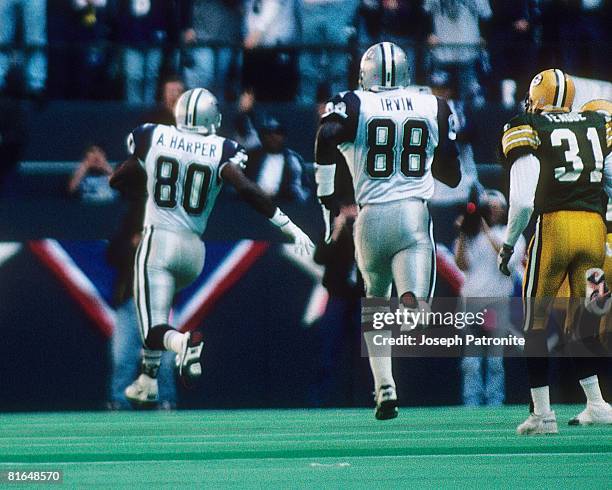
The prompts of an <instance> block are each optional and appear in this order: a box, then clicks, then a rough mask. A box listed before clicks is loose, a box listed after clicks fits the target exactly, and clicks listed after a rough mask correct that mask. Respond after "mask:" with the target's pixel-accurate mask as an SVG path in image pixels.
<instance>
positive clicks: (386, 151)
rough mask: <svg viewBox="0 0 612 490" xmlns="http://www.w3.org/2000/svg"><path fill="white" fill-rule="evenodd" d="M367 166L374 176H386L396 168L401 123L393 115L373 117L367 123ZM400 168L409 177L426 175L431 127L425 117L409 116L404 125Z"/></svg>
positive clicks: (402, 128) (402, 127)
mask: <svg viewBox="0 0 612 490" xmlns="http://www.w3.org/2000/svg"><path fill="white" fill-rule="evenodd" d="M367 132H368V140H367V144H368V153H367V157H366V158H367V163H366V170H367V172H368V175H369V176H370V177H372V178H374V179H386V178H389V177H391V175H393V173H394V172H395V155H396V153H395V152H396V150H395V142H396V139H397V125H396V124H395V122H394V121H393V120H391V119H386V118H385V119H371V120H370V121H368V124H367ZM400 137H401V138H402V146H401V151H400V171H401V172H402V173H403V174H404V175H405V176H406V177H422V176H423V175H425V161H426V158H427V155H426V152H425V151H426V148H427V141H428V140H429V128H428V126H427V123H426V122H425V121H423V120H421V119H407V120H406V121H405V122H404V124H403V125H402V126H401V135H400Z"/></svg>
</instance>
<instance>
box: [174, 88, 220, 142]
mask: <svg viewBox="0 0 612 490" xmlns="http://www.w3.org/2000/svg"><path fill="white" fill-rule="evenodd" d="M174 119H175V121H176V127H177V128H179V129H180V130H183V131H189V132H192V133H199V134H215V133H216V132H217V130H218V129H219V126H221V112H220V111H219V103H218V102H217V98H216V97H215V96H214V95H213V94H212V93H210V92H209V91H208V90H206V89H205V88H194V89H191V90H187V92H185V93H184V94H183V95H181V96H180V98H179V100H178V101H177V102H176V106H175V107H174Z"/></svg>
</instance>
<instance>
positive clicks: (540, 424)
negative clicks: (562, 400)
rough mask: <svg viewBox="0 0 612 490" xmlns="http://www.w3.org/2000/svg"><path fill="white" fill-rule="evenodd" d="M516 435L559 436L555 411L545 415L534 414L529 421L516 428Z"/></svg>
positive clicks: (528, 418)
mask: <svg viewBox="0 0 612 490" xmlns="http://www.w3.org/2000/svg"><path fill="white" fill-rule="evenodd" d="M516 433H517V434H518V435H520V436H526V435H536V434H558V433H559V429H558V427H557V416H556V415H555V412H554V411H552V410H551V411H550V412H549V413H547V414H544V415H536V414H535V413H532V414H530V415H529V417H527V420H525V422H523V423H522V424H521V425H519V426H518V427H517V428H516Z"/></svg>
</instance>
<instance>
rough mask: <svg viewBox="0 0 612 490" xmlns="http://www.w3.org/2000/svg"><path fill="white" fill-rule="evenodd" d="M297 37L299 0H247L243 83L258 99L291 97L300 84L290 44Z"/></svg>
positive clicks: (296, 59)
mask: <svg viewBox="0 0 612 490" xmlns="http://www.w3.org/2000/svg"><path fill="white" fill-rule="evenodd" d="M299 41H300V3H299V1H298V0H246V2H245V17H244V53H243V65H242V86H243V88H250V89H252V90H253V92H254V93H255V97H257V100H259V101H262V102H267V101H291V100H293V99H294V98H295V95H296V93H297V89H298V84H299V74H298V56H297V53H296V50H295V48H292V47H290V46H291V44H294V43H298V42H299Z"/></svg>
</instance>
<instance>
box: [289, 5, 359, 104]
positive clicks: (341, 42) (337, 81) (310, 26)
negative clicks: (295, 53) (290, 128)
mask: <svg viewBox="0 0 612 490" xmlns="http://www.w3.org/2000/svg"><path fill="white" fill-rule="evenodd" d="M356 7H357V5H356V0H304V1H303V2H302V43H303V44H304V45H305V49H304V51H303V53H302V55H301V57H300V74H301V80H300V82H301V89H300V94H301V99H302V100H303V101H304V102H306V103H308V104H312V103H314V102H315V101H317V93H318V92H319V91H320V90H321V89H322V88H323V89H324V90H326V91H327V92H331V93H332V94H335V93H338V92H340V91H341V90H346V88H347V73H348V56H347V53H346V49H347V47H348V43H349V39H350V38H351V37H352V36H353V35H354V32H353V31H354V28H353V26H352V24H353V18H354V15H355V11H356ZM319 45H326V46H329V47H330V49H319V48H315V47H314V46H319Z"/></svg>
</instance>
